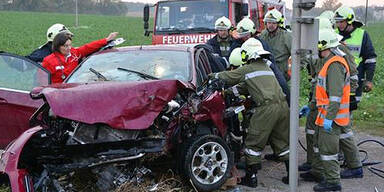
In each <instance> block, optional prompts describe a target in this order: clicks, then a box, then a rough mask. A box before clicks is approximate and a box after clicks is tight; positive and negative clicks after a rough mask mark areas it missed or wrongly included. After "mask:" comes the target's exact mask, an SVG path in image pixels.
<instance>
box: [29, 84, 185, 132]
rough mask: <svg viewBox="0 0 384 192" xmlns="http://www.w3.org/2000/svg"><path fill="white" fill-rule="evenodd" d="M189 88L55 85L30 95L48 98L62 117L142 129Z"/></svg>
mask: <svg viewBox="0 0 384 192" xmlns="http://www.w3.org/2000/svg"><path fill="white" fill-rule="evenodd" d="M186 86H187V85H186V84H183V83H182V82H180V81H177V80H154V81H140V82H98V83H88V84H56V85H53V86H49V87H45V88H41V87H40V88H36V89H34V90H33V91H32V92H31V95H40V96H43V97H45V98H46V102H48V104H49V105H50V107H51V110H52V112H53V113H54V114H55V115H57V116H60V117H63V118H67V119H71V120H75V121H80V122H83V123H88V124H94V123H104V124H108V125H109V126H111V127H113V128H117V129H133V130H141V129H146V128H148V127H149V126H150V125H151V124H152V123H153V121H154V120H155V118H156V117H157V116H158V115H159V113H160V112H161V111H162V110H163V107H164V106H165V105H166V104H167V103H168V102H169V101H171V100H172V99H173V98H174V97H175V96H176V94H177V91H178V89H180V88H185V87H186Z"/></svg>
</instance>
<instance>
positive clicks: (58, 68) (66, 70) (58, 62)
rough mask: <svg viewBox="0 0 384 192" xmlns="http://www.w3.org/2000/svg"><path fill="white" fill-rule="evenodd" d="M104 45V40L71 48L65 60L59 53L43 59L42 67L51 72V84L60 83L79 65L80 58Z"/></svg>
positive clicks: (105, 41) (105, 42)
mask: <svg viewBox="0 0 384 192" xmlns="http://www.w3.org/2000/svg"><path fill="white" fill-rule="evenodd" d="M106 44H107V40H106V39H100V40H97V41H93V42H91V43H88V44H85V45H83V46H81V47H79V48H71V51H70V52H71V54H70V55H69V57H67V58H66V57H65V56H64V55H63V54H61V53H59V52H54V53H52V54H50V55H48V56H47V57H45V58H44V60H43V63H42V65H43V67H44V68H46V69H47V70H48V71H49V72H51V80H52V83H62V82H63V81H64V79H65V78H67V77H68V75H69V74H70V73H71V72H72V71H73V70H74V69H75V68H76V67H77V65H79V60H80V59H81V58H84V57H86V56H88V55H89V54H91V53H94V52H96V51H98V50H99V49H100V48H101V47H103V46H104V45H106Z"/></svg>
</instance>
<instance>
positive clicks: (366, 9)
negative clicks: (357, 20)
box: [364, 0, 368, 25]
mask: <svg viewBox="0 0 384 192" xmlns="http://www.w3.org/2000/svg"><path fill="white" fill-rule="evenodd" d="M367 17H368V0H366V1H365V21H364V23H365V25H368V23H367Z"/></svg>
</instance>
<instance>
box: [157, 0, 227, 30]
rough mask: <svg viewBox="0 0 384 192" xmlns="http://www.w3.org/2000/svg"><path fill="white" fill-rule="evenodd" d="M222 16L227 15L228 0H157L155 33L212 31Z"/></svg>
mask: <svg viewBox="0 0 384 192" xmlns="http://www.w3.org/2000/svg"><path fill="white" fill-rule="evenodd" d="M222 16H226V17H228V0H193V1H192V0H190V1H165V2H159V4H158V11H157V16H156V27H155V28H156V29H155V34H165V33H167V34H168V33H174V34H182V33H196V32H197V33H198V32H203V33H207V32H214V30H215V27H214V25H215V21H216V19H218V18H219V17H222Z"/></svg>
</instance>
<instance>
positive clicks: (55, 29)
mask: <svg viewBox="0 0 384 192" xmlns="http://www.w3.org/2000/svg"><path fill="white" fill-rule="evenodd" d="M60 32H66V33H69V34H70V35H73V33H72V32H71V31H69V30H68V28H67V27H65V26H64V25H63V24H60V23H56V24H54V25H52V26H51V27H49V28H48V30H47V41H53V38H55V36H56V35H57V34H59V33H60Z"/></svg>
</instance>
